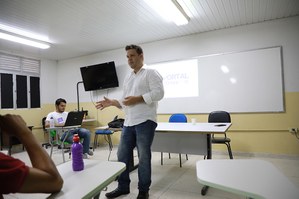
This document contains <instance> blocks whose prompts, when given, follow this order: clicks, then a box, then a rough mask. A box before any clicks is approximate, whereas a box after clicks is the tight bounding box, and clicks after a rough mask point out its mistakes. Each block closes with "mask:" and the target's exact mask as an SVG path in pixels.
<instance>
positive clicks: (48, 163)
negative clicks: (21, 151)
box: [0, 115, 63, 198]
mask: <svg viewBox="0 0 299 199" xmlns="http://www.w3.org/2000/svg"><path fill="white" fill-rule="evenodd" d="M0 128H1V130H2V132H3V133H7V134H8V135H9V136H15V137H17V138H18V139H19V140H20V142H21V143H22V144H23V145H24V147H25V148H26V151H27V153H28V155H29V158H30V161H31V164H32V167H30V166H28V165H26V164H25V163H24V162H22V161H21V160H19V159H15V158H13V157H11V156H8V155H6V154H3V153H1V152H0V162H1V163H0V198H3V196H2V194H9V193H16V192H19V193H54V192H59V191H60V190H61V188H62V185H63V179H62V178H61V176H60V174H59V172H58V170H57V168H56V166H55V164H54V162H53V161H52V160H51V158H50V157H49V155H48V153H47V152H46V151H45V150H44V149H43V148H42V147H41V145H40V144H39V143H38V141H37V140H36V138H35V137H34V136H33V134H32V132H31V131H30V130H29V129H28V127H27V126H26V123H25V121H24V120H23V118H22V117H21V116H19V115H4V116H2V115H0Z"/></svg>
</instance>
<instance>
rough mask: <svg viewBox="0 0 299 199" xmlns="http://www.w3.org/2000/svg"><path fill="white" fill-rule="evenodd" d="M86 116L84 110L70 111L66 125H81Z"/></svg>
mask: <svg viewBox="0 0 299 199" xmlns="http://www.w3.org/2000/svg"><path fill="white" fill-rule="evenodd" d="M83 117H84V112H83V111H71V112H69V113H68V115H67V118H66V121H65V123H64V127H67V126H81V124H82V121H83Z"/></svg>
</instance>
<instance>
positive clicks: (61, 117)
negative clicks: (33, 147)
mask: <svg viewBox="0 0 299 199" xmlns="http://www.w3.org/2000/svg"><path fill="white" fill-rule="evenodd" d="M65 107H66V100H65V99H62V98H59V99H57V100H56V102H55V108H56V111H54V112H51V113H49V114H48V115H47V118H46V123H45V127H46V128H48V127H50V119H51V118H53V119H54V123H55V126H64V123H65V121H66V118H67V115H68V112H66V111H65ZM74 134H78V135H79V137H80V138H82V139H83V143H82V144H83V158H85V159H86V158H88V156H89V155H90V156H92V155H93V152H92V151H91V150H89V144H90V131H89V130H87V129H84V128H76V129H72V130H69V131H68V132H64V134H63V135H62V136H61V140H64V139H65V141H66V142H68V143H73V135H74ZM66 135H67V136H68V137H67V138H65V136H66Z"/></svg>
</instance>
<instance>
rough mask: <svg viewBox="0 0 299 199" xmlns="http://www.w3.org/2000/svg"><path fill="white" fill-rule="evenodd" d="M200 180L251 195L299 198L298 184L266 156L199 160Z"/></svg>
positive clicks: (223, 188)
mask: <svg viewBox="0 0 299 199" xmlns="http://www.w3.org/2000/svg"><path fill="white" fill-rule="evenodd" d="M196 172H197V179H198V181H199V182H200V183H202V184H204V185H208V186H211V187H215V188H218V189H222V190H225V191H229V192H233V193H236V194H240V195H244V196H247V197H250V198H268V199H298V198H299V190H298V187H295V185H294V184H293V183H292V182H291V181H290V180H289V179H288V178H287V177H286V176H284V175H283V174H282V173H281V172H280V171H279V170H278V169H277V168H276V167H275V166H274V165H272V164H271V163H269V162H266V161H263V160H256V159H246V160H245V159H243V160H242V159H239V160H237V159H234V160H230V159H228V160H200V161H198V162H197V163H196Z"/></svg>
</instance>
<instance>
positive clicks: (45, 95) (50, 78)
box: [40, 59, 58, 104]
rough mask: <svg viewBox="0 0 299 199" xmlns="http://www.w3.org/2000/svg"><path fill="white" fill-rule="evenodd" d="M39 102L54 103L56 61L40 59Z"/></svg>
mask: <svg viewBox="0 0 299 199" xmlns="http://www.w3.org/2000/svg"><path fill="white" fill-rule="evenodd" d="M40 80H41V81H40V92H41V103H42V104H43V103H52V104H53V103H54V102H55V100H56V97H57V88H58V86H57V61H53V60H45V59H43V60H41V78H40Z"/></svg>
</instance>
